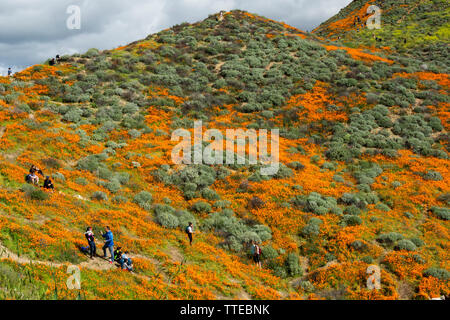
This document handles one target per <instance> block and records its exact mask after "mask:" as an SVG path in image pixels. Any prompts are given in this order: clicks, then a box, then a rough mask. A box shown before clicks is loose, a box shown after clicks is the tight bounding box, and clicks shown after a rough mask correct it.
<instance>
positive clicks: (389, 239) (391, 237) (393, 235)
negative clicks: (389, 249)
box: [377, 232, 403, 244]
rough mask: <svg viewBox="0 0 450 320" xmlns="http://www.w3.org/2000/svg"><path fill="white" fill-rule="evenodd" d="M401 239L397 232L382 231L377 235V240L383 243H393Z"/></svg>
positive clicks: (401, 236)
mask: <svg viewBox="0 0 450 320" xmlns="http://www.w3.org/2000/svg"><path fill="white" fill-rule="evenodd" d="M401 239H403V235H402V234H400V233H397V232H388V233H382V234H380V235H379V236H378V237H377V241H378V242H380V243H384V244H393V243H395V242H396V241H398V240H401Z"/></svg>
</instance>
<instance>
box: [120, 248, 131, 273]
mask: <svg viewBox="0 0 450 320" xmlns="http://www.w3.org/2000/svg"><path fill="white" fill-rule="evenodd" d="M120 268H122V270H128V271H133V261H132V260H131V258H130V257H128V251H125V252H124V253H122V255H121V256H120Z"/></svg>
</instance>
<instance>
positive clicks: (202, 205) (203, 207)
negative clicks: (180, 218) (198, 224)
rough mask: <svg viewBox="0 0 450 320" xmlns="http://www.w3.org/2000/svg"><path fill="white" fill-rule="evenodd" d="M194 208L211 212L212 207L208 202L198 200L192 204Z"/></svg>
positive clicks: (202, 211)
mask: <svg viewBox="0 0 450 320" xmlns="http://www.w3.org/2000/svg"><path fill="white" fill-rule="evenodd" d="M192 210H194V211H196V212H199V213H208V212H211V210H212V208H211V205H210V204H209V203H208V202H204V201H197V202H196V203H194V204H193V205H192Z"/></svg>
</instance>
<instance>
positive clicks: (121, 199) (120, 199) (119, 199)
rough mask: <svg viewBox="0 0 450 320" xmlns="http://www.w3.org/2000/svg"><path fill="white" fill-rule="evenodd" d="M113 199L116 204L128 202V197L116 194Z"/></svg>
mask: <svg viewBox="0 0 450 320" xmlns="http://www.w3.org/2000/svg"><path fill="white" fill-rule="evenodd" d="M111 201H112V202H113V203H116V204H123V203H127V202H128V199H127V198H126V197H124V196H115V197H114V198H112V200H111Z"/></svg>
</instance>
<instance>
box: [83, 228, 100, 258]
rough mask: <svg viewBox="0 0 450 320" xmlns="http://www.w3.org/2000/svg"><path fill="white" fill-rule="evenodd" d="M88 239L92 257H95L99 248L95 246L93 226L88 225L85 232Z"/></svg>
mask: <svg viewBox="0 0 450 320" xmlns="http://www.w3.org/2000/svg"><path fill="white" fill-rule="evenodd" d="M84 236H85V237H86V240H87V241H88V244H89V254H90V255H91V259H94V256H96V255H97V248H96V246H95V237H94V233H93V232H92V227H87V229H86V232H85V233H84Z"/></svg>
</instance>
